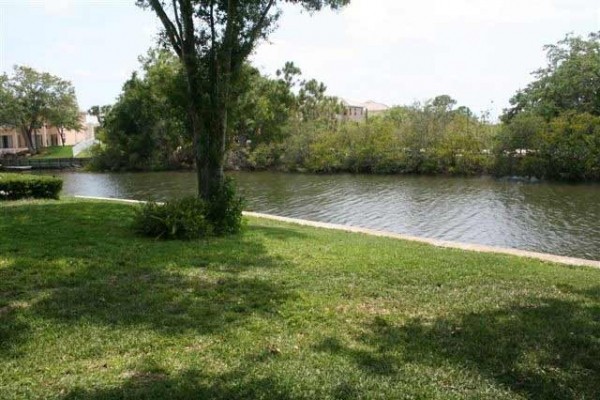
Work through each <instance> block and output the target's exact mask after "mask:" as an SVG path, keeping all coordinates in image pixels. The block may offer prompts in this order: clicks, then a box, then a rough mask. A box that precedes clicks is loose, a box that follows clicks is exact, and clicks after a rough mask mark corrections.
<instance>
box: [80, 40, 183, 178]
mask: <svg viewBox="0 0 600 400" xmlns="http://www.w3.org/2000/svg"><path fill="white" fill-rule="evenodd" d="M140 61H141V62H142V68H143V74H138V73H135V72H134V73H133V74H132V76H131V78H130V79H129V80H127V82H125V84H124V85H123V90H122V93H121V95H120V96H119V98H118V100H117V102H116V103H115V104H114V105H113V106H112V107H98V106H94V107H92V108H91V109H90V113H91V114H92V115H97V116H98V117H99V120H100V121H101V128H102V136H103V137H102V139H103V141H104V143H105V151H103V152H102V154H101V155H100V160H98V167H99V168H101V169H111V170H117V169H165V168H171V167H173V166H174V165H173V163H172V161H174V158H175V153H177V152H178V151H179V150H184V149H187V148H189V147H190V146H189V143H191V137H188V136H187V131H186V118H185V117H186V111H185V103H184V97H185V81H184V79H183V75H182V74H181V64H180V63H179V61H178V60H177V58H176V57H175V56H174V55H173V54H172V53H170V52H168V51H157V50H150V51H149V52H148V55H147V56H145V57H141V58H140ZM180 153H181V151H180Z"/></svg>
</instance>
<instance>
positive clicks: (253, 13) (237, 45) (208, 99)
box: [137, 0, 350, 199]
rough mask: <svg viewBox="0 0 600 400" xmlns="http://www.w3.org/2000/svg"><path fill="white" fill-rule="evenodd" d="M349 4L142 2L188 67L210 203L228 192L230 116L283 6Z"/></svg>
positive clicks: (319, 0)
mask: <svg viewBox="0 0 600 400" xmlns="http://www.w3.org/2000/svg"><path fill="white" fill-rule="evenodd" d="M349 1H350V0H244V1H241V0H172V1H166V0H137V4H138V5H139V6H141V7H144V8H150V9H152V10H153V11H154V12H155V14H156V15H157V17H158V18H159V19H160V21H161V23H162V25H163V28H164V29H163V39H164V42H165V43H166V44H168V46H169V47H170V48H171V49H172V50H173V51H174V52H175V54H177V56H178V57H179V59H180V60H181V62H182V65H183V72H184V76H185V78H186V86H187V101H186V102H187V113H188V118H189V121H190V125H189V129H190V132H191V133H192V135H191V136H193V137H194V147H195V153H196V154H195V155H196V157H195V158H196V165H197V168H198V188H199V193H200V195H201V196H202V197H203V198H205V199H210V198H211V197H212V196H213V194H214V193H215V192H219V191H220V190H221V188H222V187H223V163H224V157H225V143H226V135H227V131H228V128H229V124H230V122H229V121H228V113H229V112H230V111H231V108H232V106H233V105H234V104H235V103H236V101H237V97H238V96H239V93H238V92H236V88H237V87H239V85H240V76H241V72H242V68H243V65H244V62H245V61H246V60H247V58H248V56H249V55H250V54H251V52H252V51H253V50H254V48H255V46H256V44H257V43H258V42H259V41H260V40H261V39H265V38H266V37H267V36H268V34H269V33H270V32H272V31H273V30H274V29H275V27H276V22H277V20H278V19H279V17H280V16H281V12H282V11H281V8H280V7H279V6H280V5H282V4H284V3H292V4H298V5H300V6H302V7H304V8H305V9H306V10H309V11H318V10H320V9H322V8H323V7H331V8H333V9H337V8H340V7H342V6H344V5H346V4H348V3H349Z"/></svg>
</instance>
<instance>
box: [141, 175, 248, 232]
mask: <svg viewBox="0 0 600 400" xmlns="http://www.w3.org/2000/svg"><path fill="white" fill-rule="evenodd" d="M242 209H243V200H242V199H241V198H240V197H238V196H237V195H236V192H235V187H234V185H233V182H232V181H231V180H229V179H227V180H226V181H225V184H224V186H223V190H222V191H221V192H220V193H219V194H217V195H215V196H214V197H213V198H212V199H211V200H210V201H209V202H206V201H204V200H202V199H199V198H197V197H186V198H183V199H179V200H172V201H168V202H166V203H164V204H158V203H154V202H148V203H145V204H144V205H142V206H141V207H140V208H138V209H137V211H136V214H135V218H134V225H133V226H134V230H135V231H136V232H137V233H139V234H141V235H144V236H150V237H153V238H157V239H182V240H191V239H198V238H203V237H208V236H211V235H225V234H233V233H237V232H239V231H240V230H241V227H242Z"/></svg>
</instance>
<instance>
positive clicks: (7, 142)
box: [0, 136, 13, 149]
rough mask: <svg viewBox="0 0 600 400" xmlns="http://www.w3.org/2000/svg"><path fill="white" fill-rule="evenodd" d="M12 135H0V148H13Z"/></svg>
mask: <svg viewBox="0 0 600 400" xmlns="http://www.w3.org/2000/svg"><path fill="white" fill-rule="evenodd" d="M12 147H13V141H12V136H0V149H12Z"/></svg>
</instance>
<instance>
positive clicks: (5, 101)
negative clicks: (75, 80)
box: [0, 66, 80, 152]
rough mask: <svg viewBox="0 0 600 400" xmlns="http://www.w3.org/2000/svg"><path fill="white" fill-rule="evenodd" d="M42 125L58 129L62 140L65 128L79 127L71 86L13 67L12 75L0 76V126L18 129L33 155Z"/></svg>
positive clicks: (55, 78)
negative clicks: (36, 137) (37, 133)
mask: <svg viewBox="0 0 600 400" xmlns="http://www.w3.org/2000/svg"><path fill="white" fill-rule="evenodd" d="M44 124H49V125H52V126H55V127H57V128H58V129H59V132H61V137H62V132H63V130H64V129H65V128H66V129H78V128H79V127H80V120H79V109H78V106H77V98H76V96H75V88H74V87H73V85H72V84H71V83H70V82H68V81H65V80H63V79H61V78H59V77H56V76H54V75H51V74H49V73H46V72H38V71H36V70H34V69H33V68H30V67H26V66H15V67H14V70H13V75H12V76H8V75H6V74H3V75H2V76H0V125H2V126H7V127H11V128H15V129H18V130H19V131H20V132H21V134H22V135H23V137H24V139H25V143H27V147H28V148H29V150H30V151H32V152H35V151H36V150H37V144H36V141H35V137H34V135H35V132H36V131H37V130H38V129H41V128H42V126H43V125H44ZM63 143H64V137H63Z"/></svg>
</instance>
